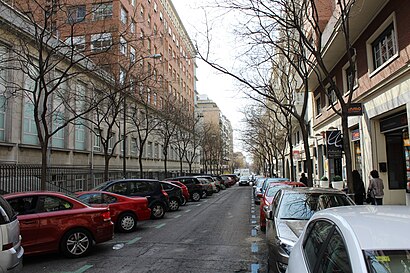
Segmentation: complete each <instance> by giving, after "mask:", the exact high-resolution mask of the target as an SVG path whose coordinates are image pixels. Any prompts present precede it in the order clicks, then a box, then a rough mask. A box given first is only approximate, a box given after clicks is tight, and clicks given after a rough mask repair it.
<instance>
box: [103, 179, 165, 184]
mask: <svg viewBox="0 0 410 273" xmlns="http://www.w3.org/2000/svg"><path fill="white" fill-rule="evenodd" d="M128 181H144V182H159V180H158V179H145V178H127V179H124V178H121V179H115V180H110V181H107V183H116V182H128Z"/></svg>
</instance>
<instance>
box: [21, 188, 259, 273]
mask: <svg viewBox="0 0 410 273" xmlns="http://www.w3.org/2000/svg"><path fill="white" fill-rule="evenodd" d="M258 214H259V213H258V207H257V206H255V205H253V202H252V187H249V186H248V187H239V186H238V185H235V186H233V187H232V188H229V189H227V190H224V191H221V192H219V193H216V194H213V195H212V196H211V197H208V198H206V199H202V200H201V201H200V202H198V203H195V202H189V203H187V205H186V206H182V207H180V210H179V211H176V212H168V213H167V214H166V215H165V217H164V219H161V220H157V221H154V220H149V221H144V222H139V223H138V228H137V230H136V231H135V232H133V233H128V234H126V233H115V237H114V240H112V241H109V242H106V243H103V244H100V245H96V246H95V247H94V248H93V250H92V252H91V253H90V254H89V255H88V256H87V257H84V258H80V259H67V258H64V257H62V256H61V255H59V254H50V255H42V256H32V257H25V258H24V269H23V272H27V273H33V272H36V273H37V272H50V273H63V272H64V273H83V272H86V273H93V272H99V273H105V272H106V273H112V272H115V273H128V272H138V273H140V272H195V273H196V272H215V273H216V272H265V270H266V247H265V242H264V239H263V238H264V234H263V233H261V232H259V230H258V229H257V226H258V218H259V215H258Z"/></svg>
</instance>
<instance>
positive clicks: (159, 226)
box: [155, 223, 166, 228]
mask: <svg viewBox="0 0 410 273" xmlns="http://www.w3.org/2000/svg"><path fill="white" fill-rule="evenodd" d="M165 225H166V224H165V223H164V224H160V225H158V226H156V227H155V228H162V227H163V226H165Z"/></svg>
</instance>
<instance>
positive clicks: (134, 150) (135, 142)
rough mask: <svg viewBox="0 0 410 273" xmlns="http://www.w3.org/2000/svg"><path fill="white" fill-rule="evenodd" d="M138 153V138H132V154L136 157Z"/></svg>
mask: <svg viewBox="0 0 410 273" xmlns="http://www.w3.org/2000/svg"><path fill="white" fill-rule="evenodd" d="M137 152H138V139H137V138H136V137H133V138H131V154H133V155H136V154H137Z"/></svg>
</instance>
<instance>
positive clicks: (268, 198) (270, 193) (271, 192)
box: [259, 181, 305, 231]
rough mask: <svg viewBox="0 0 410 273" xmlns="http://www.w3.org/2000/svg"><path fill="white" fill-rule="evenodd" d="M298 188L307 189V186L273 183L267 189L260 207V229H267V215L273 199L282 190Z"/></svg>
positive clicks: (293, 183) (298, 183)
mask: <svg viewBox="0 0 410 273" xmlns="http://www.w3.org/2000/svg"><path fill="white" fill-rule="evenodd" d="M285 187H287V188H296V187H305V184H303V183H301V182H290V181H283V182H271V183H269V186H268V187H267V188H266V190H265V193H264V194H263V196H262V198H261V201H260V205H259V227H260V229H261V230H262V231H265V229H266V218H265V213H266V211H267V210H268V207H269V206H270V204H272V200H273V197H274V196H275V194H276V193H277V192H278V191H279V190H280V189H282V188H285Z"/></svg>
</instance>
